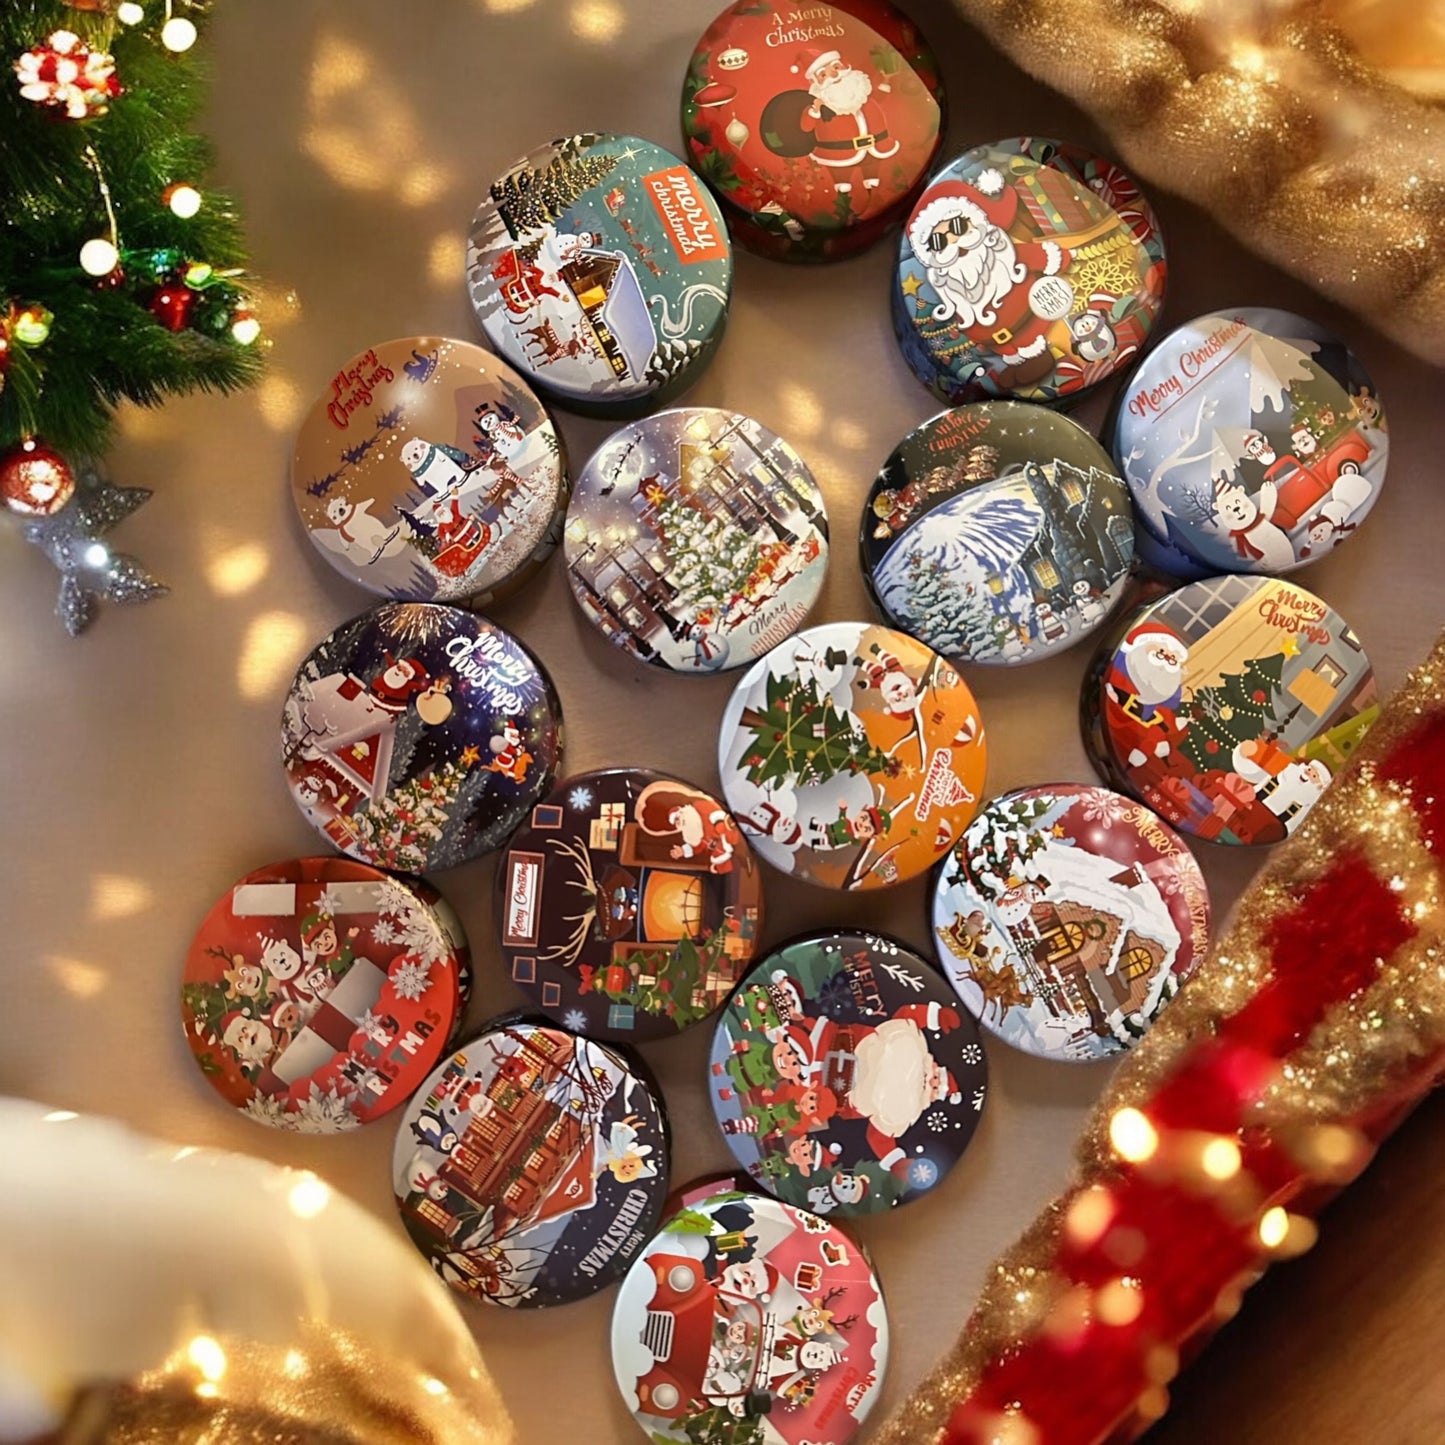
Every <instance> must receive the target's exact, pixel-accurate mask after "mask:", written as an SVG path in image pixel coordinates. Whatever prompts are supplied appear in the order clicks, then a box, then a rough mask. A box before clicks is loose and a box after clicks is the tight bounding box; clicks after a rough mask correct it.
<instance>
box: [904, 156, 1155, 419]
mask: <svg viewBox="0 0 1445 1445" xmlns="http://www.w3.org/2000/svg"><path fill="white" fill-rule="evenodd" d="M1165 273H1166V266H1165V260H1164V251H1163V244H1162V241H1161V240H1160V237H1159V230H1158V222H1157V220H1156V219H1155V218H1154V214H1153V211H1152V209H1150V207H1149V205H1148V202H1147V201H1146V200H1144V198H1143V196H1142V195H1141V194H1140V192H1139V188H1138V186H1137V185H1135V183H1134V182H1133V181H1132V179H1130V177H1129V176H1127V175H1126V174H1125V173H1124V172H1123V171H1122V170H1120V169H1119V167H1117V166H1115V165H1113V164H1112V163H1111V162H1108V161H1105V160H1102V159H1100V158H1099V157H1097V156H1093V155H1091V154H1089V153H1088V152H1086V151H1083V150H1080V149H1079V148H1077V147H1073V146H1067V145H1062V144H1061V143H1060V142H1057V141H1047V140H1041V139H1039V138H1036V137H1023V138H1018V139H1013V140H1006V141H1001V142H998V143H996V144H993V145H984V146H977V147H975V148H974V149H972V150H969V151H965V152H964V153H963V154H962V155H961V156H959V157H958V158H957V159H955V160H953V161H951V162H949V163H948V164H947V165H946V166H944V167H943V168H942V169H941V170H939V171H937V172H936V173H935V174H934V175H933V176H932V178H931V179H930V180H929V183H928V187H927V189H926V190H925V191H924V192H923V194H922V195H921V196H920V197H919V199H918V203H917V204H916V205H915V206H914V208H913V210H912V212H911V213H910V215H909V217H908V220H907V222H906V223H905V226H904V234H903V237H902V239H901V241H900V242H899V248H898V262H897V268H896V271H895V275H894V278H893V289H892V305H893V327H894V332H895V334H896V335H897V338H898V344H899V346H900V347H901V348H902V351H903V356H904V359H905V360H906V361H907V362H908V364H909V366H910V367H912V369H913V372H914V374H915V375H916V376H917V377H918V379H919V380H920V381H921V382H922V383H923V384H924V385H925V386H926V387H928V388H929V390H930V391H932V392H933V393H934V395H935V396H938V397H941V398H942V399H943V400H944V401H947V402H949V403H950V404H953V405H957V404H958V403H960V402H969V401H982V400H986V399H988V398H991V397H1015V398H1017V399H1019V400H1021V401H1036V402H1045V403H1054V402H1057V403H1060V404H1065V403H1068V402H1071V401H1074V400H1076V399H1078V398H1079V397H1081V396H1082V395H1084V394H1085V393H1086V392H1087V391H1089V390H1090V389H1091V388H1093V387H1095V386H1097V385H1099V384H1100V383H1101V382H1103V381H1105V380H1107V379H1108V378H1109V377H1110V376H1112V375H1114V374H1115V373H1116V372H1117V371H1118V370H1119V369H1120V368H1121V367H1123V366H1127V365H1131V364H1132V362H1133V360H1134V359H1135V358H1136V357H1137V355H1138V353H1139V352H1140V350H1141V349H1142V348H1143V346H1144V344H1145V342H1146V340H1147V338H1148V336H1149V333H1150V332H1151V331H1152V329H1153V326H1154V323H1155V320H1156V319H1157V317H1158V315H1159V312H1160V309H1161V307H1162V306H1163V300H1164V282H1165Z"/></svg>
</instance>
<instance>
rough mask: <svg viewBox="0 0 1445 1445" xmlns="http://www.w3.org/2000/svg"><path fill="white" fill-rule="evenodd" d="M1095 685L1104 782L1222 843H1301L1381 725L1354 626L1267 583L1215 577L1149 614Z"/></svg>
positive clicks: (1109, 657)
mask: <svg viewBox="0 0 1445 1445" xmlns="http://www.w3.org/2000/svg"><path fill="white" fill-rule="evenodd" d="M1084 685H1085V689H1086V693H1085V696H1084V699H1083V702H1082V705H1081V720H1082V724H1083V730H1084V743H1085V747H1086V748H1087V749H1088V751H1089V753H1090V756H1091V758H1092V760H1093V762H1094V765H1095V767H1096V769H1097V770H1098V772H1099V774H1100V776H1101V777H1102V778H1103V779H1104V781H1105V782H1107V783H1110V784H1111V785H1112V786H1114V787H1116V788H1118V789H1119V790H1120V791H1122V792H1125V793H1128V794H1129V795H1130V796H1131V797H1134V798H1137V799H1138V800H1139V801H1140V802H1143V803H1145V804H1146V805H1147V806H1148V807H1150V808H1152V809H1153V810H1154V811H1155V812H1156V813H1158V814H1159V815H1160V816H1161V817H1162V818H1163V819H1164V820H1165V821H1166V822H1168V823H1170V824H1172V825H1173V826H1174V827H1175V828H1178V829H1179V830H1180V831H1181V832H1184V833H1189V834H1192V835H1193V836H1195V837H1199V838H1204V839H1207V840H1209V841H1211V842H1217V843H1228V844H1259V843H1276V842H1279V841H1280V840H1281V839H1283V838H1285V837H1286V836H1287V835H1288V834H1290V833H1292V832H1293V831H1294V830H1295V829H1296V828H1297V827H1298V826H1299V823H1300V820H1301V819H1302V818H1303V817H1304V816H1305V814H1306V813H1308V811H1309V809H1310V808H1311V807H1312V806H1313V805H1314V803H1315V802H1316V801H1317V800H1318V799H1319V797H1320V796H1321V794H1323V792H1324V790H1325V789H1326V787H1328V786H1329V783H1330V780H1331V778H1332V777H1333V776H1334V775H1335V774H1336V773H1337V772H1339V770H1340V769H1341V768H1342V767H1343V766H1344V764H1345V762H1346V761H1347V760H1348V758H1349V756H1350V754H1351V753H1353V751H1354V750H1355V748H1356V747H1357V746H1358V744H1359V742H1360V740H1361V739H1362V738H1363V737H1364V735H1365V733H1366V731H1367V730H1368V729H1369V727H1370V726H1371V724H1372V723H1373V722H1374V721H1375V719H1376V717H1377V716H1378V715H1379V694H1378V689H1377V687H1376V684H1375V676H1374V671H1373V669H1372V668H1371V665H1370V660H1369V658H1368V656H1367V655H1366V653H1365V650H1364V647H1363V645H1362V643H1361V641H1360V639H1359V637H1358V636H1357V635H1356V633H1355V632H1354V631H1353V630H1352V629H1351V628H1350V626H1349V625H1348V623H1347V622H1346V621H1345V619H1344V618H1342V617H1341V616H1340V615H1339V613H1337V612H1336V611H1335V610H1334V609H1333V608H1332V607H1330V606H1329V604H1328V603H1326V602H1323V601H1321V600H1320V599H1319V598H1318V597H1316V596H1314V595H1313V594H1312V593H1310V592H1306V591H1305V590H1304V589H1303V588H1302V587H1299V586H1296V585H1295V584H1294V583H1291V582H1286V581H1281V580H1279V579H1277V578H1270V577H1255V576H1247V575H1240V574H1232V575H1229V576H1224V577H1211V578H1206V579H1204V580H1201V581H1198V582H1191V583H1188V584H1187V585H1185V586H1183V587H1180V588H1179V589H1178V590H1177V591H1174V592H1169V593H1166V594H1165V595H1164V596H1162V597H1159V598H1156V599H1154V600H1153V601H1150V602H1146V603H1144V604H1143V605H1142V606H1140V607H1139V608H1137V609H1136V610H1135V611H1134V612H1132V613H1130V614H1129V615H1128V617H1127V618H1126V619H1125V620H1124V621H1122V622H1120V623H1119V625H1118V626H1117V628H1116V629H1115V630H1114V632H1113V633H1112V634H1111V637H1110V641H1109V642H1108V643H1107V644H1106V645H1105V646H1104V647H1103V648H1101V650H1100V652H1099V654H1098V656H1097V657H1096V658H1095V661H1094V663H1093V665H1092V666H1091V668H1090V671H1089V675H1088V677H1087V679H1086V681H1085V684H1084Z"/></svg>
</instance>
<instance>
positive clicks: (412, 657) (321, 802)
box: [281, 602, 562, 873]
mask: <svg viewBox="0 0 1445 1445" xmlns="http://www.w3.org/2000/svg"><path fill="white" fill-rule="evenodd" d="M281 744H282V753H281V756H282V765H283V767H284V768H285V772H286V781H287V784H288V785H289V787H290V789H291V795H292V797H293V798H294V799H295V800H296V805H297V806H298V807H299V808H300V809H301V811H302V812H303V813H304V814H305V815H306V817H307V818H308V819H309V821H310V822H311V823H312V824H313V825H314V826H315V827H316V828H317V830H318V831H319V832H321V833H322V834H324V835H325V837H326V838H327V839H328V841H330V842H331V843H333V844H334V845H335V846H336V847H337V848H339V849H341V851H342V852H344V853H347V854H349V855H350V856H351V857H353V858H357V859H359V860H360V861H362V862H364V863H373V864H376V865H378V866H380V867H384V868H391V869H400V870H402V871H404V872H412V873H419V872H422V871H423V870H432V869H437V868H450V867H454V866H455V865H457V864H459V863H465V862H466V861H468V860H469V859H471V858H476V857H479V856H480V855H481V854H483V853H487V852H490V851H492V850H493V849H495V848H498V847H500V846H501V845H502V843H503V842H505V840H506V838H507V836H508V834H510V833H511V831H512V830H513V829H514V828H515V827H516V826H517V824H518V823H520V822H521V821H522V819H523V818H525V817H526V815H527V813H528V811H529V810H530V809H531V808H532V806H533V805H534V804H535V803H537V802H539V801H540V800H541V798H542V797H543V796H544V795H545V793H546V792H547V790H548V789H549V788H550V787H551V785H552V780H553V778H554V777H555V776H556V772H557V768H558V765H559V763H560V761H561V751H562V713H561V703H560V702H559V700H558V698H557V692H556V689H555V688H554V687H553V685H552V681H551V679H550V678H549V677H548V675H547V673H546V671H545V670H544V669H543V667H542V665H541V664H540V663H539V662H538V661H537V660H536V658H534V657H533V656H532V654H531V653H530V652H529V651H528V650H527V649H526V648H525V647H524V646H523V645H522V644H521V643H520V642H518V641H517V639H516V638H514V637H513V636H512V635H511V634H510V633H508V632H505V631H503V629H502V628H500V627H498V626H496V625H495V624H494V623H491V622H488V621H487V620H486V619H485V618H482V617H479V616H477V615H476V614H474V613H471V612H463V611H462V610H460V609H459V608H455V607H442V606H439V605H437V604H435V603H428V602H390V603H384V604H383V605H382V606H380V607H377V608H375V609H374V610H373V611H371V612H367V613H363V614H362V615H361V616H360V617H357V618H354V619H353V620H352V621H350V622H348V623H345V624H343V625H342V626H341V627H339V628H337V629H336V631H335V632H333V633H332V634H331V635H330V636H329V637H327V638H326V639H325V640H324V641H322V642H321V643H319V644H318V645H317V646H316V647H315V648H314V649H313V650H312V652H311V653H310V655H309V656H308V657H307V658H306V660H305V661H304V662H303V663H302V664H301V666H300V667H299V668H298V669H297V672H296V677H295V679H294V680H293V682H292V684H291V688H290V691H289V692H288V694H287V697H286V703H285V707H284V709H283V711H282V720H281Z"/></svg>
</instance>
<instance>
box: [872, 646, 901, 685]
mask: <svg viewBox="0 0 1445 1445" xmlns="http://www.w3.org/2000/svg"><path fill="white" fill-rule="evenodd" d="M902 671H903V664H902V663H901V662H899V660H898V659H897V658H896V657H894V655H893V654H892V653H891V652H885V651H883V650H882V649H881V648H880V649H879V650H878V655H877V657H876V658H875V659H874V660H873V661H872V662H870V663H869V664H868V686H869V687H882V686H883V679H884V678H885V677H887V676H888V674H889V673H890V672H902Z"/></svg>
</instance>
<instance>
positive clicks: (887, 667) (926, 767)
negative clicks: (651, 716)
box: [718, 622, 987, 889]
mask: <svg viewBox="0 0 1445 1445" xmlns="http://www.w3.org/2000/svg"><path fill="white" fill-rule="evenodd" d="M986 756H987V749H986V746H985V743H984V731H983V724H982V722H981V721H980V720H979V714H978V704H977V703H976V702H975V701H974V699H973V694H972V693H971V692H970V691H969V690H968V685H967V684H966V683H965V682H964V680H963V679H962V678H961V677H960V676H959V675H958V672H957V671H956V670H955V669H954V667H953V666H952V665H951V664H950V663H948V662H947V661H945V660H944V659H943V658H942V657H940V656H939V655H938V654H937V653H936V652H934V651H933V649H932V648H930V647H927V646H925V645H924V644H923V643H921V642H918V641H916V640H915V639H914V638H912V637H908V636H906V635H905V634H904V633H901V632H895V631H894V630H893V629H892V628H890V627H879V626H876V625H874V624H872V623H866V622H835V623H831V624H829V625H827V626H824V627H812V628H809V629H808V630H807V631H806V632H801V633H799V634H798V635H797V636H796V637H795V638H793V639H791V640H790V641H788V642H784V643H781V644H779V645H778V646H777V647H775V648H774V649H773V650H772V651H771V652H770V653H769V654H768V655H767V656H766V657H764V658H760V659H759V660H758V661H757V662H756V663H755V664H754V665H753V667H752V668H751V669H750V670H749V671H748V672H747V673H746V674H745V675H744V676H743V678H742V680H741V681H740V682H739V683H738V685H737V687H736V688H735V689H734V690H733V695H732V697H731V698H729V699H728V704H727V707H726V708H725V709H724V710H723V718H722V728H721V732H720V734H719V737H718V771H719V772H720V774H721V775H722V785H723V796H724V797H725V798H726V799H727V802H728V806H729V807H730V808H731V809H732V811H733V814H734V816H735V817H736V818H737V820H738V823H739V825H740V826H741V828H742V830H743V831H744V833H746V834H748V835H749V837H750V838H751V839H752V843H753V846H754V847H755V848H756V849H757V851H758V852H759V854H761V855H762V857H763V858H764V859H765V860H766V861H767V862H769V863H771V864H772V865H773V867H775V868H777V869H780V870H781V871H782V872H784V873H792V874H793V875H794V876H796V877H798V878H801V879H803V880H804V881H805V882H808V883H817V884H821V885H822V886H823V887H826V888H844V889H852V888H886V887H889V886H891V885H893V884H895V883H902V882H904V881H906V880H907V879H909V878H916V877H917V876H918V875H919V874H921V873H924V872H926V871H927V870H928V869H929V868H930V867H931V866H932V865H933V864H934V863H935V862H936V861H937V860H938V858H939V857H940V856H941V855H942V854H944V853H945V852H947V851H948V849H949V848H950V847H951V846H952V844H953V841H954V839H955V838H957V837H958V835H959V834H960V833H961V832H962V831H963V829H964V828H965V827H967V825H968V822H969V820H970V819H971V818H972V817H973V815H974V813H975V812H977V810H978V800H979V798H980V797H981V796H982V793H983V779H984V767H985V760H986Z"/></svg>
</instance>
